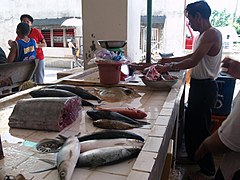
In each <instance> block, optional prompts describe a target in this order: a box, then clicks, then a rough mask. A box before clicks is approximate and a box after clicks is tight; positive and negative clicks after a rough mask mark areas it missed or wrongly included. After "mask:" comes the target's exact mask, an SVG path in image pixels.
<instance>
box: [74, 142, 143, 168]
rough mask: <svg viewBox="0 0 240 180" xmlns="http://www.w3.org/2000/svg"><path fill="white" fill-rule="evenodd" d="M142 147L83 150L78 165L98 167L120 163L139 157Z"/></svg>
mask: <svg viewBox="0 0 240 180" xmlns="http://www.w3.org/2000/svg"><path fill="white" fill-rule="evenodd" d="M140 151H141V148H136V147H122V146H115V147H105V148H99V149H93V150H90V151H86V152H83V153H81V154H80V155H79V158H78V161H77V165H76V167H98V166H103V165H109V164H115V163H119V162H122V161H125V160H128V159H131V158H134V157H137V156H138V154H139V153H140Z"/></svg>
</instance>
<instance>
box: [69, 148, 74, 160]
mask: <svg viewBox="0 0 240 180" xmlns="http://www.w3.org/2000/svg"><path fill="white" fill-rule="evenodd" d="M72 156H73V151H72V150H70V152H69V159H71V158H72Z"/></svg>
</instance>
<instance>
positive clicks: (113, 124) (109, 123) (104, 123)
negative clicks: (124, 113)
mask: <svg viewBox="0 0 240 180" xmlns="http://www.w3.org/2000/svg"><path fill="white" fill-rule="evenodd" d="M93 125H94V126H96V127H98V128H102V129H119V130H127V129H132V128H137V127H141V125H137V124H129V123H126V122H123V121H120V120H111V119H99V120H96V121H93Z"/></svg>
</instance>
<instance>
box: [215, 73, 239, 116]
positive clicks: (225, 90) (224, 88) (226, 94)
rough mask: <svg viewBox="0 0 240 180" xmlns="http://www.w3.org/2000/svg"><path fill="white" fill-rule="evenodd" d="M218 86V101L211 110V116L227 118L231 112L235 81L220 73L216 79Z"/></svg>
mask: <svg viewBox="0 0 240 180" xmlns="http://www.w3.org/2000/svg"><path fill="white" fill-rule="evenodd" d="M216 81H217V84H218V99H217V103H216V105H215V107H214V108H213V110H212V114H213V115H219V116H227V115H228V114H229V113H230V112H231V108H232V100H233V93H234V89H235V83H236V79H235V78H233V77H232V76H230V75H227V74H224V73H221V74H220V75H219V76H218V78H217V79H216Z"/></svg>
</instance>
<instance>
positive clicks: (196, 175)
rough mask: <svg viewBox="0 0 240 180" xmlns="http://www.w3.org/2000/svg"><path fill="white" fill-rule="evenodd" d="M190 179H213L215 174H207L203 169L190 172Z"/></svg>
mask: <svg viewBox="0 0 240 180" xmlns="http://www.w3.org/2000/svg"><path fill="white" fill-rule="evenodd" d="M188 179H189V180H213V179H214V176H207V175H206V174H204V173H202V172H201V171H197V172H195V173H189V175H188Z"/></svg>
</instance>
